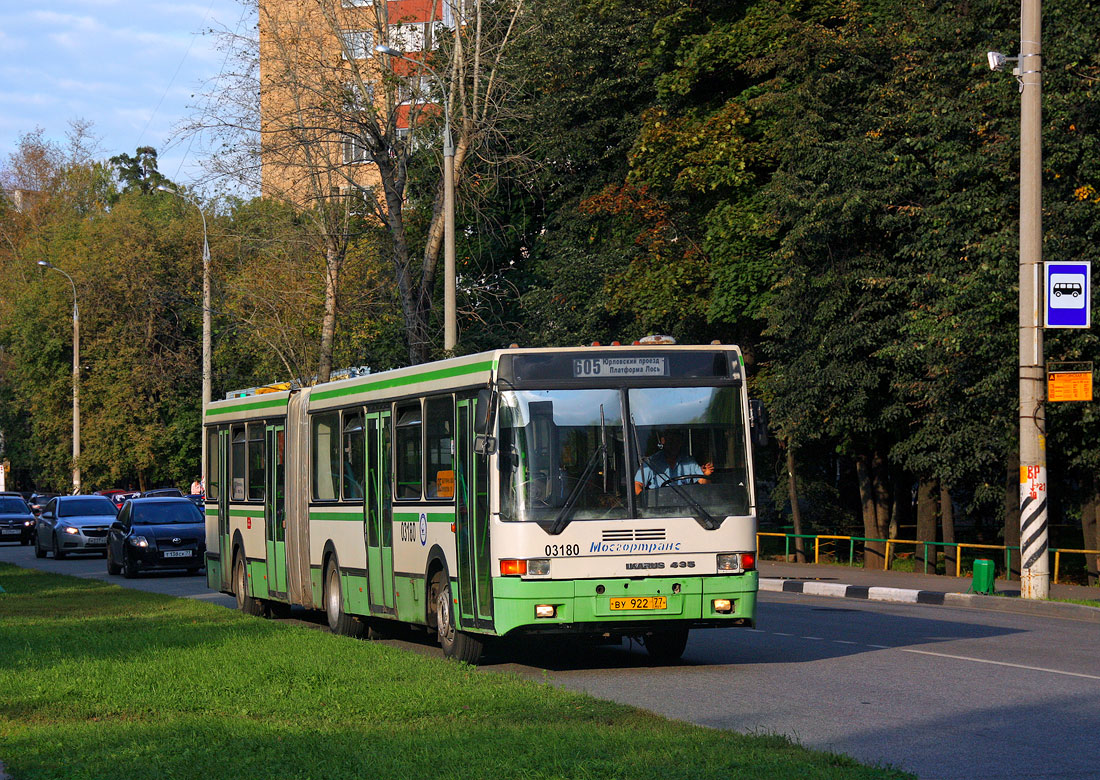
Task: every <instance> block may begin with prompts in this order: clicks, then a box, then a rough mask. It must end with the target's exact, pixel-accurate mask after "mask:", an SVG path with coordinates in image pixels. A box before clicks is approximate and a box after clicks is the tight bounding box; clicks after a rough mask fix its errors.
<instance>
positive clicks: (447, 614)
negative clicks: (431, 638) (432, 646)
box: [432, 572, 485, 664]
mask: <svg viewBox="0 0 1100 780" xmlns="http://www.w3.org/2000/svg"><path fill="white" fill-rule="evenodd" d="M432 593H433V594H434V595H435V630H436V635H437V636H438V637H439V644H440V646H441V647H442V648H443V655H445V656H446V657H447V658H453V659H455V660H456V661H465V662H466V663H468V664H476V663H478V662H479V661H480V660H481V656H482V653H483V652H484V650H485V644H484V642H483V641H482V640H481V639H480V638H478V637H476V636H474V635H473V634H467V633H466V632H465V631H459V630H458V626H457V621H456V619H455V611H454V598H453V597H452V596H451V582H450V580H449V579H448V578H447V577H446V575H445V573H444V572H436V575H435V577H433V578H432Z"/></svg>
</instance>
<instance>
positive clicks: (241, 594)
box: [233, 554, 263, 616]
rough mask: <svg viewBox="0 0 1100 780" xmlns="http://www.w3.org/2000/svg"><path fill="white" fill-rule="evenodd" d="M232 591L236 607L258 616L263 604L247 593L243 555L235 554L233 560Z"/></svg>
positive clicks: (246, 576) (246, 574)
mask: <svg viewBox="0 0 1100 780" xmlns="http://www.w3.org/2000/svg"><path fill="white" fill-rule="evenodd" d="M233 592H234V594H235V595H236V597H237V609H239V610H240V611H241V612H243V613H245V614H246V615H256V616H259V615H260V614H261V613H262V612H263V605H262V604H260V602H259V600H258V599H254V598H252V596H250V595H248V572H247V570H246V569H245V565H244V555H240V554H239V555H237V559H236V560H235V561H234V562H233Z"/></svg>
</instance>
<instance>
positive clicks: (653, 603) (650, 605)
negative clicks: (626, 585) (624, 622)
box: [611, 596, 668, 610]
mask: <svg viewBox="0 0 1100 780" xmlns="http://www.w3.org/2000/svg"><path fill="white" fill-rule="evenodd" d="M611 609H613V610H620V609H668V602H667V600H666V599H665V597H664V596H632V597H631V598H628V599H611Z"/></svg>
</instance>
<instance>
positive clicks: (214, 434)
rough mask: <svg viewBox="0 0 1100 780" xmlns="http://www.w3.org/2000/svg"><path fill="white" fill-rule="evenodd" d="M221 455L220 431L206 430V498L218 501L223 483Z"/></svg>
mask: <svg viewBox="0 0 1100 780" xmlns="http://www.w3.org/2000/svg"><path fill="white" fill-rule="evenodd" d="M220 457H221V453H220V452H219V450H218V429H217V428H207V429H206V497H207V498H210V499H213V500H215V501H216V500H217V499H218V494H219V487H220V485H221V483H220V482H219V481H218V480H220V479H221V463H220Z"/></svg>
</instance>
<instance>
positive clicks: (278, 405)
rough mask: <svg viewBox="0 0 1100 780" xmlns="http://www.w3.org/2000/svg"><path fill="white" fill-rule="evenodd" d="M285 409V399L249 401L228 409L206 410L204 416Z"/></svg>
mask: <svg viewBox="0 0 1100 780" xmlns="http://www.w3.org/2000/svg"><path fill="white" fill-rule="evenodd" d="M286 407H287V399H285V398H276V399H274V400H271V401H251V402H249V403H246V404H237V405H235V406H231V407H229V408H228V409H225V408H221V409H207V410H206V416H207V417H217V416H218V415H221V414H235V413H237V412H253V411H256V410H257V409H282V410H283V411H286Z"/></svg>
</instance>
